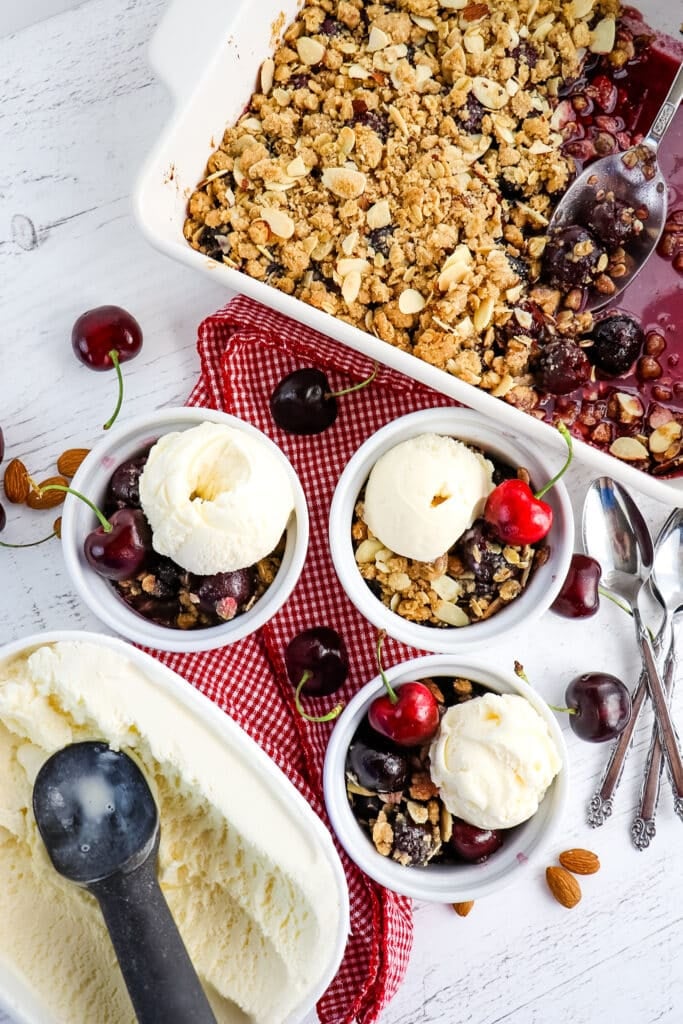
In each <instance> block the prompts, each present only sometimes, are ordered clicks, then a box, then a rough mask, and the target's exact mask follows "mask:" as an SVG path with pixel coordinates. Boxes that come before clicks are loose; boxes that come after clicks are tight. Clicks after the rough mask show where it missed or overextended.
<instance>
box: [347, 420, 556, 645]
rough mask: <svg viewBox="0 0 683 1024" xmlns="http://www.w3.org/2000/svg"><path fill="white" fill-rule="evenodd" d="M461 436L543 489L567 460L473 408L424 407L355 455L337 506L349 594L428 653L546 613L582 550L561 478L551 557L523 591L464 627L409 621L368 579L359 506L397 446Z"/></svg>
mask: <svg viewBox="0 0 683 1024" xmlns="http://www.w3.org/2000/svg"><path fill="white" fill-rule="evenodd" d="M426 433H434V434H444V435H448V436H450V437H455V438H457V439H459V440H461V441H464V442H466V443H468V444H472V445H474V446H476V447H477V448H478V449H480V450H481V451H482V452H483V454H484V455H489V456H492V457H494V458H497V459H500V460H501V461H503V462H507V463H508V464H509V465H511V466H515V467H517V466H524V467H525V468H526V469H528V471H529V473H530V475H531V479H532V481H534V482H536V481H538V484H537V486H539V487H540V486H542V485H543V484H544V483H546V482H547V481H548V480H550V478H551V477H552V476H553V475H554V473H556V472H557V469H558V468H559V466H560V465H561V462H560V459H559V458H557V459H556V460H553V461H552V462H551V459H550V458H548V456H546V455H545V453H543V452H540V451H538V450H534V451H532V450H531V449H530V448H527V447H526V446H525V445H524V443H523V442H521V441H520V440H518V437H517V435H516V434H513V432H512V431H509V430H506V429H505V428H503V427H501V426H500V425H496V424H494V423H493V422H492V421H491V420H489V419H487V418H486V417H485V416H482V415H481V414H480V413H477V412H473V411H471V410H469V409H460V408H441V409H424V410H421V411H420V412H414V413H409V414H408V415H407V416H401V417H400V418H399V419H397V420H394V421H393V422H392V423H389V424H387V425H386V426H385V427H382V428H381V429H380V430H378V431H377V432H376V433H375V434H373V435H372V437H370V438H368V440H367V441H365V443H364V444H362V445H361V446H360V448H359V449H358V451H357V452H355V453H354V455H352V457H351V458H350V459H349V461H348V463H347V465H346V468H345V469H344V471H343V473H342V475H341V476H340V478H339V482H338V483H337V487H336V489H335V492H334V496H333V498H332V505H331V507H330V551H331V554H332V561H333V562H334V567H335V570H336V572H337V576H338V577H339V581H340V583H341V585H342V586H343V588H344V590H345V591H346V594H347V595H348V597H349V598H350V599H351V601H353V603H354V604H355V606H356V608H357V609H358V610H359V611H360V612H361V613H362V614H363V615H364V616H365V617H366V618H367V619H369V621H370V622H372V623H373V625H375V626H377V628H378V629H385V630H386V631H387V633H388V634H389V636H392V637H394V639H396V640H401V641H402V642H403V643H406V644H408V645H410V646H411V647H416V648H417V649H418V650H422V651H432V652H434V653H438V654H451V655H454V654H462V653H463V652H465V651H468V652H469V651H472V650H475V649H476V648H479V647H483V646H485V645H489V644H491V643H492V642H494V641H495V640H497V639H499V638H501V637H502V636H505V635H507V634H509V633H510V632H512V631H514V630H515V629H516V628H518V627H519V626H521V625H523V624H524V625H526V624H527V623H529V622H530V621H533V620H534V619H537V618H538V617H540V616H541V615H542V614H543V612H545V611H546V610H547V609H548V608H549V607H550V605H551V604H552V603H553V601H554V600H555V598H556V596H557V594H558V592H559V590H560V587H561V586H562V583H563V582H564V579H565V577H566V575H567V571H568V569H569V563H570V560H571V556H572V551H573V547H574V518H573V514H572V509H571V502H570V500H569V495H568V493H567V489H566V487H565V486H564V484H563V483H562V481H559V483H557V484H556V485H555V486H554V487H553V488H552V489H551V490H550V491H548V493H547V494H546V495H545V496H544V501H547V502H548V504H549V505H550V507H551V508H552V510H553V525H552V527H551V530H550V533H549V535H548V537H547V539H546V543H547V545H548V547H549V556H548V559H547V561H546V562H545V563H544V564H543V565H539V566H537V567H536V569H535V570H534V572H533V574H532V576H531V579H530V580H529V582H528V583H527V585H526V587H525V588H524V590H523V591H522V593H521V594H520V595H519V596H518V597H517V598H515V600H513V601H511V602H510V603H509V604H507V605H505V607H503V608H502V609H500V611H498V612H496V613H495V614H494V615H492V616H491V617H490V618H488V619H484V620H483V621H480V622H472V623H470V625H467V626H463V627H455V626H452V627H447V628H444V629H441V628H434V627H432V626H425V625H421V624H420V623H417V622H409V621H408V620H407V619H404V618H402V617H401V616H400V615H398V614H397V613H395V612H392V611H391V610H390V609H389V608H388V607H386V605H384V604H382V602H381V601H380V600H379V598H377V597H375V595H374V594H373V593H372V591H371V590H370V589H369V587H368V585H367V584H366V582H365V580H364V579H363V578H362V576H361V574H360V572H359V570H358V566H357V564H356V560H355V557H354V550H353V543H352V538H351V524H352V522H353V514H354V506H355V504H356V501H357V500H358V496H359V494H360V492H361V490H362V488H363V485H364V484H365V482H366V480H367V479H368V476H369V474H370V470H371V469H372V467H373V465H374V464H375V462H376V461H377V459H378V458H379V457H380V456H381V455H383V454H384V452H386V451H389V450H390V449H391V448H393V447H394V446H395V445H397V444H400V443H401V442H402V441H405V440H407V439H408V438H411V437H416V436H418V435H420V434H426Z"/></svg>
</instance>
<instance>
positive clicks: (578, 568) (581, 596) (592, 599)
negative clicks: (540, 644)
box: [550, 555, 602, 619]
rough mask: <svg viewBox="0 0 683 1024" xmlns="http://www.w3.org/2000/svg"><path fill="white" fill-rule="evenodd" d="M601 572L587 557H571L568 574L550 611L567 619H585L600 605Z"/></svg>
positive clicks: (593, 560)
mask: <svg viewBox="0 0 683 1024" xmlns="http://www.w3.org/2000/svg"><path fill="white" fill-rule="evenodd" d="M601 574H602V570H601V568H600V563H599V562H597V561H596V560H595V559H594V558H591V557H590V556H589V555H572V560H571V563H570V565H569V572H568V573H567V577H566V579H565V581H564V583H563V584H562V588H561V590H560V592H559V594H558V595H557V597H556V598H555V600H554V601H553V603H552V604H551V606H550V608H551V611H554V612H556V613H557V614H558V615H564V616H565V618H567V619H587V618H588V617H589V616H591V615H595V613H596V612H597V610H598V607H599V605H600V596H599V592H598V587H599V585H600V576H601Z"/></svg>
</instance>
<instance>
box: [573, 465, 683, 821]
mask: <svg viewBox="0 0 683 1024" xmlns="http://www.w3.org/2000/svg"><path fill="white" fill-rule="evenodd" d="M583 512H584V515H583V543H584V547H585V549H586V551H587V552H588V553H589V554H590V555H592V556H593V557H594V558H596V559H597V560H598V561H599V562H600V565H601V566H602V585H603V587H604V588H605V589H606V590H608V591H610V593H611V594H612V595H613V596H614V597H618V598H620V599H621V600H622V601H624V602H625V603H626V604H627V605H628V606H629V608H630V609H631V613H632V615H633V623H634V626H635V630H636V639H637V641H638V646H639V647H640V653H641V656H642V659H643V666H644V668H645V673H646V677H647V686H648V691H649V693H650V698H651V700H652V704H653V707H654V712H655V718H656V721H657V727H658V729H659V736H660V741H661V743H662V746H663V748H664V755H665V757H666V762H667V766H668V768H669V774H670V777H671V785H672V788H673V791H674V809H675V811H676V814H678V815H679V817H683V761H682V760H681V753H680V750H679V748H678V743H677V740H676V733H675V730H674V727H673V723H672V721H671V716H670V714H669V705H668V702H667V698H666V694H665V692H664V686H663V683H662V680H661V677H660V675H659V671H658V669H657V663H656V660H655V654H654V651H653V649H652V644H651V642H650V637H649V635H648V631H647V628H646V627H645V625H644V623H643V620H642V617H641V614H640V609H639V607H638V597H639V595H640V591H641V590H642V588H643V586H644V585H645V583H646V582H647V580H648V578H649V576H650V573H651V571H652V562H653V556H654V551H653V545H652V538H651V536H650V531H649V530H648V528H647V524H646V522H645V520H644V519H643V517H642V515H641V513H640V511H639V509H638V507H637V505H636V503H635V502H634V501H633V499H632V498H631V496H630V495H629V493H628V492H627V491H626V490H625V489H624V488H623V487H621V486H620V485H619V484H618V483H616V482H615V481H614V480H611V479H610V478H609V477H604V476H603V477H599V478H598V479H597V480H594V481H593V483H592V484H591V486H590V487H589V489H588V493H587V495H586V500H585V503H584V508H583Z"/></svg>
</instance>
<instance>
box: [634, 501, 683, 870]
mask: <svg viewBox="0 0 683 1024" xmlns="http://www.w3.org/2000/svg"><path fill="white" fill-rule="evenodd" d="M651 586H652V589H653V592H654V593H656V594H657V596H658V597H659V600H660V601H661V603H662V606H663V608H664V620H663V622H662V626H661V628H660V633H661V635H662V636H663V637H665V638H666V641H668V648H667V653H666V657H665V659H664V667H663V675H664V686H665V688H666V691H667V694H668V697H669V701H671V695H672V693H673V685H674V680H675V668H676V647H675V632H674V622H675V619H676V617H677V616H678V615H679V614H680V613H681V612H683V509H680V508H677V509H674V510H673V512H672V513H671V515H670V516H669V518H668V519H667V520H666V522H665V523H664V525H663V526H662V529H661V530H660V532H659V536H658V537H657V541H656V543H655V557H654V563H653V567H652V576H651ZM662 763H663V761H662V747H661V744H660V742H659V732H658V730H657V724H656V723H655V724H654V726H653V728H652V738H651V740H650V749H649V751H648V755H647V761H646V768H645V775H644V778H643V786H642V789H641V792H640V803H639V806H638V814H637V816H636V818H635V819H634V821H633V824H632V825H631V838H632V839H633V843H634V845H635V846H636V847H637V848H638V849H639V850H644V849H646V848H647V847H648V846H649V845H650V841H651V839H653V838H654V835H655V814H656V812H657V802H658V800H659V787H660V780H661V773H662Z"/></svg>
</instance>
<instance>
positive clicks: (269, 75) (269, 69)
mask: <svg viewBox="0 0 683 1024" xmlns="http://www.w3.org/2000/svg"><path fill="white" fill-rule="evenodd" d="M274 74H275V61H274V60H273V58H272V57H266V59H265V60H264V62H263V64H262V65H261V92H262V93H263V95H264V96H267V95H268V93H269V92H270V90H271V89H272V88H273V76H274Z"/></svg>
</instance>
